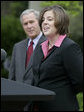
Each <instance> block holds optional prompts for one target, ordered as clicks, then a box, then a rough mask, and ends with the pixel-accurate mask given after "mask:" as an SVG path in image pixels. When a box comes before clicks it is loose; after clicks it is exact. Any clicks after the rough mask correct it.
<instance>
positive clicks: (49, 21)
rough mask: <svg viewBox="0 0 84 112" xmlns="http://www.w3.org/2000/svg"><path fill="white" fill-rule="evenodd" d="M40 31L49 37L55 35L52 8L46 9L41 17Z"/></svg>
mask: <svg viewBox="0 0 84 112" xmlns="http://www.w3.org/2000/svg"><path fill="white" fill-rule="evenodd" d="M42 21H43V22H42V31H43V33H44V35H45V36H47V37H51V36H55V35H56V31H57V29H56V27H55V17H54V13H53V11H52V10H50V11H46V12H45V13H44V15H43V18H42Z"/></svg>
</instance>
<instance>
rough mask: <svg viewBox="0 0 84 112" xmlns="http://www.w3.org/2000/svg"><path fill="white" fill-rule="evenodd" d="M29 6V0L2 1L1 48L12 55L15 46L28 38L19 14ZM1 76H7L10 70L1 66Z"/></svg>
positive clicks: (8, 54)
mask: <svg viewBox="0 0 84 112" xmlns="http://www.w3.org/2000/svg"><path fill="white" fill-rule="evenodd" d="M27 8H28V1H1V48H3V49H5V50H6V52H7V58H9V57H11V54H12V49H13V46H14V44H15V43H16V42H19V41H21V40H23V39H24V38H26V34H25V32H24V31H23V28H22V26H21V23H20V20H19V16H20V14H21V13H22V11H23V10H25V9H27ZM1 76H2V77H5V78H7V77H8V71H7V70H5V69H4V63H2V66H1Z"/></svg>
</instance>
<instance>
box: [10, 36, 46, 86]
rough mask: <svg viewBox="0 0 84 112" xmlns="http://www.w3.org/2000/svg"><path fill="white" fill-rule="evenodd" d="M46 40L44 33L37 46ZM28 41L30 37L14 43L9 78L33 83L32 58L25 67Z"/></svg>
mask: <svg viewBox="0 0 84 112" xmlns="http://www.w3.org/2000/svg"><path fill="white" fill-rule="evenodd" d="M45 40H46V38H45V37H44V36H43V35H42V37H41V38H40V39H39V41H38V44H37V45H36V48H37V47H38V45H39V44H40V43H42V42H43V41H45ZM28 41H29V39H28V38H27V39H25V40H23V41H21V42H19V43H16V44H15V45H14V48H13V53H12V58H11V64H10V70H9V79H12V80H16V81H19V82H24V83H28V84H31V79H32V76H33V74H32V70H31V65H32V64H31V63H32V59H30V62H29V64H28V66H27V68H26V69H25V60H26V48H27V44H28ZM36 48H35V49H36Z"/></svg>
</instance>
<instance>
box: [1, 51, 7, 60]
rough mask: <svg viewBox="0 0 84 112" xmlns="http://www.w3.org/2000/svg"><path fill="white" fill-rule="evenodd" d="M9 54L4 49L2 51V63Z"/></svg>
mask: <svg viewBox="0 0 84 112" xmlns="http://www.w3.org/2000/svg"><path fill="white" fill-rule="evenodd" d="M6 56H7V53H6V51H5V50H4V49H1V61H4V60H5V59H6Z"/></svg>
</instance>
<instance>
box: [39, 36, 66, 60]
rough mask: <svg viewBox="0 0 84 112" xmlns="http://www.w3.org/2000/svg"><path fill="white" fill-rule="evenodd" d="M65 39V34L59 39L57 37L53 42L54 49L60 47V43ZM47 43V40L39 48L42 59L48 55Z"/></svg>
mask: <svg viewBox="0 0 84 112" xmlns="http://www.w3.org/2000/svg"><path fill="white" fill-rule="evenodd" d="M65 37H66V34H65V35H60V36H59V37H58V39H57V40H56V42H55V45H54V46H56V47H60V46H61V44H62V41H63V40H64V38H65ZM48 43H49V40H46V41H44V42H43V43H42V44H41V46H42V51H43V54H44V58H45V57H46V56H47V54H48V50H49V49H48Z"/></svg>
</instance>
